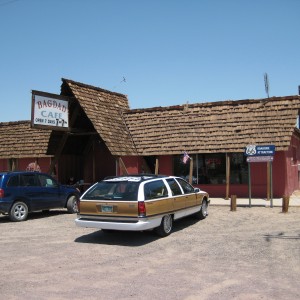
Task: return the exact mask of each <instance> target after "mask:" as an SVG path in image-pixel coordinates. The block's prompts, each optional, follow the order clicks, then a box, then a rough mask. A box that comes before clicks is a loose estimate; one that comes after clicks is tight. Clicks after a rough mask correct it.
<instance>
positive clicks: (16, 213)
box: [9, 202, 28, 222]
mask: <svg viewBox="0 0 300 300" xmlns="http://www.w3.org/2000/svg"><path fill="white" fill-rule="evenodd" d="M27 216H28V207H27V205H26V204H25V203H24V202H15V203H14V204H13V206H12V207H11V209H10V212H9V218H10V219H11V220H12V221H14V222H20V221H25V220H26V219H27Z"/></svg>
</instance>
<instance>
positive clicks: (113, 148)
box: [62, 79, 136, 156]
mask: <svg viewBox="0 0 300 300" xmlns="http://www.w3.org/2000/svg"><path fill="white" fill-rule="evenodd" d="M62 81H63V84H62V91H63V90H65V89H66V86H67V87H68V88H69V90H71V93H72V94H73V95H74V97H75V98H76V99H77V100H78V102H79V104H80V106H81V108H82V109H83V110H84V112H85V114H86V115H87V117H88V118H89V119H90V121H91V122H92V124H93V126H94V128H95V130H96V131H97V132H98V134H99V135H100V137H101V138H102V139H103V141H104V142H105V144H106V146H107V147H108V149H109V150H110V152H111V153H112V154H113V155H116V156H125V155H132V154H134V153H136V152H135V149H134V145H133V143H132V140H131V137H130V134H129V132H128V130H127V128H126V126H125V122H124V119H123V113H124V112H125V111H128V110H129V105H128V99H127V97H126V96H125V95H122V94H119V93H114V92H111V91H108V90H104V89H101V88H98V87H94V86H90V85H86V84H83V83H80V82H75V81H72V80H68V79H62Z"/></svg>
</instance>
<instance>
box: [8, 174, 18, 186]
mask: <svg viewBox="0 0 300 300" xmlns="http://www.w3.org/2000/svg"><path fill="white" fill-rule="evenodd" d="M19 185H20V183H19V175H13V176H11V177H10V178H9V179H8V182H7V184H6V186H8V187H9V186H19Z"/></svg>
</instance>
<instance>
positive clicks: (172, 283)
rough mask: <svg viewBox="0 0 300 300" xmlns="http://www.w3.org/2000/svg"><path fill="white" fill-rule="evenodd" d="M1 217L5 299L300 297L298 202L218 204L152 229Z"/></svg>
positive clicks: (55, 216) (64, 217)
mask: <svg viewBox="0 0 300 300" xmlns="http://www.w3.org/2000/svg"><path fill="white" fill-rule="evenodd" d="M75 217H76V216H75V215H69V214H67V213H66V212H65V211H62V210H57V211H51V212H50V213H49V214H47V215H43V214H41V213H34V214H31V215H30V217H29V220H28V221H26V222H21V223H12V222H10V221H9V220H8V218H7V217H5V216H0V241H1V243H0V259H1V280H0V295H1V299H31V300H35V299H39V300H40V299H187V300H191V299H209V300H210V299H213V300H214V299H218V300H219V299H251V300H252V299H285V300H288V299H300V285H299V278H300V227H299V220H300V208H299V207H294V208H290V209H289V212H288V213H286V214H283V213H281V209H280V208H265V207H252V208H248V207H238V208H237V211H236V212H231V211H230V210H229V207H224V206H223V207H220V206H211V207H210V214H209V216H208V218H206V219H205V220H203V221H196V220H195V219H194V218H192V217H189V218H186V219H182V220H180V221H177V222H176V223H175V224H174V231H173V232H172V234H171V235H170V236H168V237H166V238H159V237H157V236H156V235H155V234H154V233H153V232H144V233H142V232H102V231H99V230H94V229H87V228H79V227H76V226H75V225H74V219H75Z"/></svg>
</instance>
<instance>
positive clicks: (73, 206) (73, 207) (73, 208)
mask: <svg viewBox="0 0 300 300" xmlns="http://www.w3.org/2000/svg"><path fill="white" fill-rule="evenodd" d="M67 209H68V212H69V213H71V214H74V213H78V206H77V198H76V197H75V196H71V197H70V198H69V199H68V202H67Z"/></svg>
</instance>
